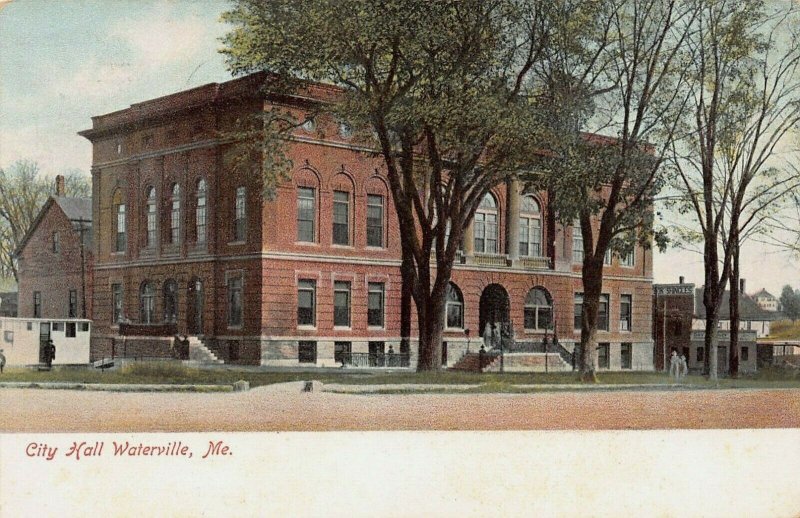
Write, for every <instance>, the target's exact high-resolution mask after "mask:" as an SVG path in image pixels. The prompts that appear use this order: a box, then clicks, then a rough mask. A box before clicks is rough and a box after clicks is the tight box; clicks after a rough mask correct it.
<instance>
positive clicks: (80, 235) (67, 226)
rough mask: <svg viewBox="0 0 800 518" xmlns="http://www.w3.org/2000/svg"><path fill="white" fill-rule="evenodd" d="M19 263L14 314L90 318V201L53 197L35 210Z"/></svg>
mask: <svg viewBox="0 0 800 518" xmlns="http://www.w3.org/2000/svg"><path fill="white" fill-rule="evenodd" d="M15 254H16V257H17V261H18V264H19V267H18V272H19V282H18V285H19V287H18V292H19V299H18V316H20V317H25V318H91V315H92V263H93V258H92V200H91V198H68V197H65V196H64V177H62V176H58V177H57V178H56V195H55V196H51V197H50V198H49V199H48V200H47V202H46V203H45V204H44V206H43V207H42V209H41V211H39V215H38V216H37V217H36V219H35V220H34V222H33V224H32V225H31V228H30V229H29V230H28V233H27V234H26V235H25V238H24V239H23V240H22V242H21V243H20V245H19V247H18V248H17V250H16V252H15Z"/></svg>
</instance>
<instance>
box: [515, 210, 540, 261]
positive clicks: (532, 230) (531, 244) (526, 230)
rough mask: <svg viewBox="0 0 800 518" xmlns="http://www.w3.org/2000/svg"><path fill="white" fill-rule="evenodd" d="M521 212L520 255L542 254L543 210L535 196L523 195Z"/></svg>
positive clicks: (537, 255)
mask: <svg viewBox="0 0 800 518" xmlns="http://www.w3.org/2000/svg"><path fill="white" fill-rule="evenodd" d="M520 202H521V203H520V214H519V255H520V256H522V257H539V256H541V255H542V211H541V208H540V207H539V202H537V201H536V199H535V198H534V197H533V196H523V197H522V199H521V200H520Z"/></svg>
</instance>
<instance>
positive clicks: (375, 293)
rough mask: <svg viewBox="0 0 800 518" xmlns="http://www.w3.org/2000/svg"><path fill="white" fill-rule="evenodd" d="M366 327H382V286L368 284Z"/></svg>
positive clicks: (380, 284)
mask: <svg viewBox="0 0 800 518" xmlns="http://www.w3.org/2000/svg"><path fill="white" fill-rule="evenodd" d="M367 325H370V326H383V284H382V283H374V282H371V283H369V294H368V296H367Z"/></svg>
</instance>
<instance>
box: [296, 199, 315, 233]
mask: <svg viewBox="0 0 800 518" xmlns="http://www.w3.org/2000/svg"><path fill="white" fill-rule="evenodd" d="M314 201H315V197H314V189H311V188H309V187H299V188H298V190H297V240H298V241H304V242H308V243H311V242H313V241H314V217H315V215H316V210H315V208H314Z"/></svg>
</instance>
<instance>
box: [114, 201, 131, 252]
mask: <svg viewBox="0 0 800 518" xmlns="http://www.w3.org/2000/svg"><path fill="white" fill-rule="evenodd" d="M111 203H112V206H113V209H114V227H113V228H114V229H115V232H114V251H115V252H124V251H125V249H126V248H127V246H128V237H127V220H126V219H125V212H126V210H125V201H124V200H123V198H122V190H121V189H116V190H115V191H114V196H113V197H112V200H111Z"/></svg>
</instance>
